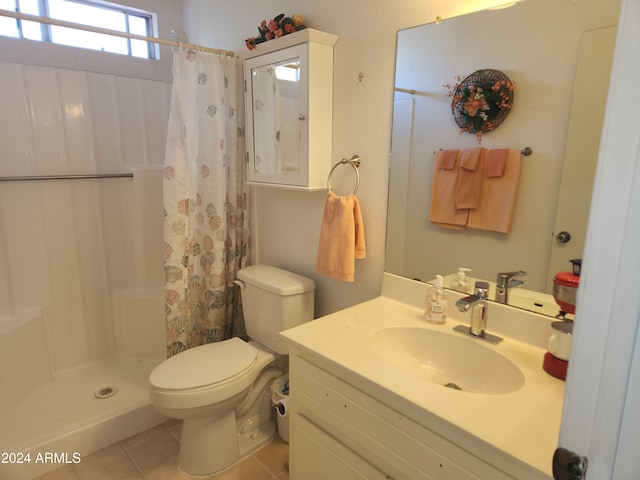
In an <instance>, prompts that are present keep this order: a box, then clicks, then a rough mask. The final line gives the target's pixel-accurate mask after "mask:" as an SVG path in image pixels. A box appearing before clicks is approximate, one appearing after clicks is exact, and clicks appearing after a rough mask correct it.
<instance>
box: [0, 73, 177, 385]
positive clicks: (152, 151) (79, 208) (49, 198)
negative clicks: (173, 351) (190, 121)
mask: <svg viewBox="0 0 640 480" xmlns="http://www.w3.org/2000/svg"><path fill="white" fill-rule="evenodd" d="M0 78H1V79H2V87H3V88H2V89H0V112H2V115H1V117H0V176H24V175H58V174H91V173H127V172H132V173H133V174H134V178H133V179H131V178H119V179H98V180H96V179H90V180H50V181H19V182H18V181H13V182H0V318H4V319H9V321H10V319H11V318H12V317H18V316H19V315H20V313H21V312H24V311H26V310H29V309H32V308H40V309H41V310H42V317H43V320H44V322H43V324H44V331H45V338H46V343H47V351H48V355H49V363H50V365H51V373H52V374H54V375H55V374H56V373H58V372H62V371H65V370H68V369H71V368H74V367H77V366H79V365H83V364H87V363H92V362H96V361H99V360H103V359H106V358H110V357H113V356H115V355H117V354H118V353H119V352H118V346H119V345H121V344H122V342H121V340H119V339H118V338H116V334H117V332H118V331H122V329H121V328H118V327H117V323H118V321H119V319H118V318H116V317H117V313H118V312H119V311H121V310H122V309H121V308H120V306H119V305H118V304H117V303H116V301H117V299H119V298H121V292H123V291H131V290H133V289H136V290H142V291H144V290H147V289H154V288H155V289H157V288H159V287H161V286H162V284H163V282H164V274H163V268H162V267H163V250H162V220H163V211H162V164H163V162H164V150H165V136H166V134H165V131H166V126H167V119H168V112H169V101H170V90H171V85H170V83H167V82H163V81H152V80H143V79H136V78H129V77H124V76H115V75H107V74H98V73H90V72H86V71H76V70H66V69H60V68H52V67H41V66H32V65H22V64H17V63H6V62H0ZM156 291H157V290H156ZM154 312H155V310H154ZM158 321H159V322H161V321H162V319H161V318H159V319H158ZM25 348H28V347H27V346H25Z"/></svg>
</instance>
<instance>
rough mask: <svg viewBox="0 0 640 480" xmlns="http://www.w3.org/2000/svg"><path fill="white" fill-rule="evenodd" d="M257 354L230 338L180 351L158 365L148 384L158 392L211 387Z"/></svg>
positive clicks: (241, 341) (236, 371)
mask: <svg viewBox="0 0 640 480" xmlns="http://www.w3.org/2000/svg"><path fill="white" fill-rule="evenodd" d="M257 355H258V350H256V348H255V347H254V346H253V345H250V344H249V343H247V342H245V341H243V340H241V339H240V338H237V337H234V338H231V339H229V340H224V341H222V342H215V343H209V344H207V345H200V346H198V347H194V348H191V349H189V350H186V351H184V352H181V353H179V354H177V355H174V356H173V357H171V358H169V359H167V360H165V361H164V362H162V363H161V364H160V365H158V366H157V367H156V368H155V369H154V370H153V372H151V375H150V376H149V382H150V383H151V385H152V387H153V388H154V389H156V390H160V391H184V390H192V389H201V388H203V387H213V386H215V385H216V384H219V383H223V382H225V380H228V379H230V378H232V377H235V376H236V375H238V374H240V373H242V372H243V371H244V370H246V369H248V368H249V367H251V365H252V364H253V363H254V362H255V360H256V357H257Z"/></svg>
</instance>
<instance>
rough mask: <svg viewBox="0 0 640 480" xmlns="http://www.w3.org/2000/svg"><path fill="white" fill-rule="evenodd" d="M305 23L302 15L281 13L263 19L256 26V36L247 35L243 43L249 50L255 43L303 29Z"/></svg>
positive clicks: (254, 46)
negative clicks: (287, 15)
mask: <svg viewBox="0 0 640 480" xmlns="http://www.w3.org/2000/svg"><path fill="white" fill-rule="evenodd" d="M305 28H307V27H306V25H305V24H304V18H303V17H302V15H299V14H297V13H296V14H295V15H292V16H290V17H285V15H284V13H281V14H280V15H278V16H277V17H275V18H273V19H271V20H269V21H268V22H267V21H266V20H263V21H262V23H260V25H259V26H258V32H259V33H260V34H259V35H258V36H257V37H249V38H247V39H246V40H245V45H246V46H247V48H248V49H249V50H253V49H254V48H256V45H258V44H260V43H264V42H266V41H267V40H273V39H274V38H280V37H282V36H283V35H288V34H290V33H293V32H297V31H299V30H304V29H305Z"/></svg>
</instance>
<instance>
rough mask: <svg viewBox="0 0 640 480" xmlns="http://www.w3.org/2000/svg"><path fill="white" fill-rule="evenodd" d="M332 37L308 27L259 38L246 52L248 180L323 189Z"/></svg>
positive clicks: (327, 162)
mask: <svg viewBox="0 0 640 480" xmlns="http://www.w3.org/2000/svg"><path fill="white" fill-rule="evenodd" d="M294 37H295V38H294ZM316 37H319V38H321V39H323V40H325V41H323V42H318V41H316V40H317V38H316ZM326 40H328V41H329V44H327V42H326ZM336 40H337V37H335V36H334V35H329V34H325V33H323V32H318V31H315V30H311V29H307V30H303V31H301V32H297V33H295V34H291V35H288V36H286V37H282V38H280V39H277V40H271V41H269V42H266V43H264V44H260V45H259V46H258V47H257V48H256V51H255V52H252V53H251V54H249V55H248V56H247V57H246V60H245V83H246V117H247V118H246V124H247V132H246V133H247V157H248V159H247V160H248V167H247V169H248V175H247V177H248V182H249V183H250V184H255V185H264V186H276V187H285V188H296V189H304V190H322V189H326V181H327V175H328V172H329V169H330V166H331V160H332V159H331V135H332V131H331V129H332V122H331V117H332V115H331V113H332V100H333V98H332V97H333V45H334V44H335V41H336ZM279 47H281V48H279Z"/></svg>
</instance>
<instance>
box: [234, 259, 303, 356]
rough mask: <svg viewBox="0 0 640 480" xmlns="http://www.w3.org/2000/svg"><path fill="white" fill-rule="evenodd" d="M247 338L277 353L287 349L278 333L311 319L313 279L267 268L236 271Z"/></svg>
mask: <svg viewBox="0 0 640 480" xmlns="http://www.w3.org/2000/svg"><path fill="white" fill-rule="evenodd" d="M238 280H240V281H241V282H242V309H243V311H244V323H245V328H246V329H247V335H248V336H249V338H251V339H252V340H255V341H256V342H258V343H260V344H261V345H264V346H265V347H267V348H268V349H270V350H273V351H274V352H277V353H280V354H287V353H288V348H287V345H286V343H285V342H284V340H283V339H281V337H280V335H279V333H280V332H281V331H283V330H287V329H288V328H292V327H295V326H296V325H300V324H302V323H304V322H308V321H309V320H313V307H314V291H315V288H316V284H315V282H314V281H313V280H311V279H309V278H306V277H303V276H301V275H298V274H296V273H293V272H289V271H287V270H283V269H281V268H277V267H273V266H270V265H251V266H249V267H246V268H243V269H242V270H240V271H239V272H238Z"/></svg>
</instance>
